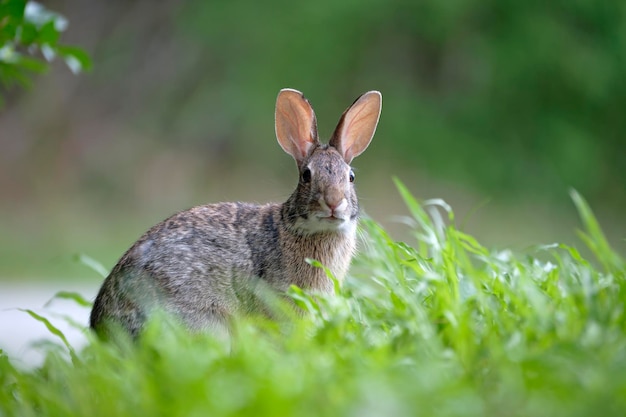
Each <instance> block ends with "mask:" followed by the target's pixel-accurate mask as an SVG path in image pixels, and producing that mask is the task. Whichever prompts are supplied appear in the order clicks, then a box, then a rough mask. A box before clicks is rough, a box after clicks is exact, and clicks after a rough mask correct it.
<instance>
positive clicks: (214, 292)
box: [91, 203, 288, 334]
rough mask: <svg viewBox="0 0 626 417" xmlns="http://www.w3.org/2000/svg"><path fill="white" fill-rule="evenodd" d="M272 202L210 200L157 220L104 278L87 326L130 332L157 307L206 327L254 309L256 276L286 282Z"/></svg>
mask: <svg viewBox="0 0 626 417" xmlns="http://www.w3.org/2000/svg"><path fill="white" fill-rule="evenodd" d="M279 207H280V205H278V204H268V205H263V206H257V205H253V204H246V203H220V204H211V205H205V206H199V207H194V208H192V209H190V210H186V211H182V212H179V213H177V214H175V215H173V216H171V217H170V218H168V219H166V220H164V221H163V222H161V223H159V224H157V225H156V226H154V227H153V228H152V229H150V230H149V231H148V232H146V233H145V234H144V235H143V236H142V237H141V238H140V239H139V240H138V241H137V242H136V243H135V244H134V245H133V246H132V247H131V248H130V249H129V250H128V251H127V252H126V253H125V254H124V255H123V256H122V258H121V259H120V260H119V262H118V263H117V265H115V267H114V268H113V270H112V271H111V273H110V274H109V276H108V277H107V279H106V280H105V282H104V284H103V286H102V288H101V290H100V292H99V294H98V296H97V297H96V300H95V302H94V308H93V312H92V315H91V326H92V327H94V328H98V327H100V326H101V325H102V324H105V322H107V321H111V322H116V323H120V324H122V325H123V327H126V328H127V330H129V331H130V332H131V334H136V333H138V331H139V330H140V329H141V326H142V325H143V323H144V321H145V318H146V317H147V316H149V315H150V313H151V312H152V311H153V310H155V309H160V310H164V311H165V312H169V313H173V314H176V315H177V316H179V317H180V318H181V319H182V320H183V322H185V324H187V325H188V327H191V328H205V327H211V326H212V325H213V324H214V323H212V322H214V321H216V320H217V321H224V320H227V318H228V316H230V315H232V314H236V313H238V312H240V311H242V310H244V311H245V310H253V309H254V308H255V304H257V301H256V300H255V299H254V298H255V296H254V294H255V291H256V287H257V286H258V285H259V284H260V282H259V281H263V280H265V281H266V282H267V283H268V284H270V285H271V286H272V287H277V288H279V289H285V288H286V287H288V284H286V281H287V280H286V279H285V276H284V271H286V270H287V269H288V268H285V267H284V265H283V263H284V262H283V258H282V257H281V253H282V250H281V248H280V245H279V235H280V233H281V231H280V230H279V225H278V224H277V219H276V217H277V213H279ZM278 215H279V214H278ZM283 282H285V285H282V284H281V283H283ZM261 285H263V284H262V282H261ZM281 287H282V288H281Z"/></svg>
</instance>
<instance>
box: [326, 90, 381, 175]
mask: <svg viewBox="0 0 626 417" xmlns="http://www.w3.org/2000/svg"><path fill="white" fill-rule="evenodd" d="M382 104H383V96H382V94H380V92H379V91H368V92H367V93H365V94H363V95H362V96H361V97H359V98H357V99H356V101H355V102H354V103H352V105H351V106H350V107H348V109H347V110H346V111H345V112H343V114H342V115H341V119H339V124H337V128H336V129H335V133H333V137H332V139H331V140H330V142H329V145H330V146H332V147H334V148H335V149H337V150H338V151H339V153H340V154H341V155H342V156H343V159H344V160H345V161H346V163H347V164H349V163H350V162H352V159H354V158H356V157H357V156H359V155H360V154H361V153H362V152H363V151H364V150H365V149H366V148H367V146H368V145H369V144H370V142H371V141H372V138H373V137H374V132H376V126H377V125H378V119H379V118H380V111H381V109H382Z"/></svg>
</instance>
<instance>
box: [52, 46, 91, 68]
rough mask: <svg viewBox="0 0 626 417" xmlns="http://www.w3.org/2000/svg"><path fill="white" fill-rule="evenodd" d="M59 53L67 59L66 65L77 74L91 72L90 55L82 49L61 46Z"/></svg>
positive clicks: (58, 49) (58, 48)
mask: <svg viewBox="0 0 626 417" xmlns="http://www.w3.org/2000/svg"><path fill="white" fill-rule="evenodd" d="M57 52H58V53H59V55H61V56H62V57H63V58H64V59H65V63H66V64H67V66H68V67H69V68H70V69H71V70H72V72H74V73H75V74H76V73H79V72H81V71H90V70H91V68H92V62H91V58H89V54H87V52H85V51H84V50H82V49H81V48H77V47H74V46H65V45H59V46H58V47H57Z"/></svg>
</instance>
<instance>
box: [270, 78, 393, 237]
mask: <svg viewBox="0 0 626 417" xmlns="http://www.w3.org/2000/svg"><path fill="white" fill-rule="evenodd" d="M381 105H382V96H381V94H380V93H379V92H378V91H369V92H367V93H365V94H363V95H362V96H360V97H359V98H358V99H357V100H356V101H355V102H354V103H353V104H352V105H351V106H350V107H348V109H347V110H346V111H345V112H344V113H343V115H342V116H341V118H340V119H339V123H338V125H337V128H336V129H335V132H334V133H333V135H332V137H331V139H330V141H329V143H328V144H327V145H326V144H322V143H321V142H320V140H319V137H318V133H317V122H316V119H315V113H314V112H313V108H312V107H311V105H310V104H309V102H308V100H307V99H306V98H305V97H304V95H303V94H302V93H301V92H299V91H296V90H292V89H283V90H281V91H280V93H279V94H278V98H277V100H276V137H277V138H278V143H279V144H280V146H281V147H282V148H283V149H284V150H285V152H287V153H288V154H290V155H291V156H292V157H293V158H294V159H295V161H296V163H297V165H298V170H299V171H300V180H299V181H298V187H297V188H296V191H295V192H294V194H293V195H292V196H291V197H290V199H289V200H288V201H287V203H286V206H287V215H288V218H287V219H286V220H287V223H288V224H290V225H291V227H293V228H294V229H295V230H297V231H299V232H302V233H306V234H311V233H318V232H331V231H338V232H348V231H353V230H354V228H355V227H356V218H357V216H358V213H359V208H358V201H357V197H356V193H355V191H354V184H353V182H354V172H353V171H352V168H350V162H351V161H352V159H353V158H355V157H356V156H358V155H360V154H361V153H362V152H363V151H364V150H365V148H367V146H368V145H369V143H370V141H371V140H372V137H373V136H374V132H375V131H376V125H377V124H378V118H379V117H380V111H381Z"/></svg>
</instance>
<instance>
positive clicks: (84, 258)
mask: <svg viewBox="0 0 626 417" xmlns="http://www.w3.org/2000/svg"><path fill="white" fill-rule="evenodd" d="M74 258H75V259H76V262H78V263H81V264H83V265H85V266H86V267H88V268H89V269H91V270H92V271H95V272H96V273H97V274H98V275H100V276H101V277H102V278H106V277H107V275H109V271H108V270H107V269H106V268H105V267H104V266H103V265H102V264H101V263H100V262H98V261H96V260H95V259H94V258H92V257H91V256H89V255H85V254H84V253H79V254H76V255H75V256H74Z"/></svg>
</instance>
